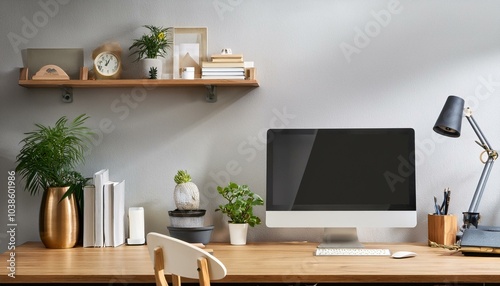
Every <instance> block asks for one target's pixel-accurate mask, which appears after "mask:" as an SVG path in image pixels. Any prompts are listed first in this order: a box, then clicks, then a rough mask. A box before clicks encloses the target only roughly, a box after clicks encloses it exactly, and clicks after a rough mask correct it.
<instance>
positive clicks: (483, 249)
mask: <svg viewBox="0 0 500 286" xmlns="http://www.w3.org/2000/svg"><path fill="white" fill-rule="evenodd" d="M460 250H461V251H462V253H463V254H465V255H499V256H500V227H494V226H479V227H478V228H468V229H465V230H464V233H463V235H462V239H461V241H460Z"/></svg>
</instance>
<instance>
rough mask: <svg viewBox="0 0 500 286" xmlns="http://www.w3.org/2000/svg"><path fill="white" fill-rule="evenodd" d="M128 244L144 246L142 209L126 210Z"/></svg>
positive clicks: (132, 208)
mask: <svg viewBox="0 0 500 286" xmlns="http://www.w3.org/2000/svg"><path fill="white" fill-rule="evenodd" d="M128 221H129V223H128V229H129V239H127V243H128V244H144V242H145V238H144V208H143V207H131V208H129V209H128Z"/></svg>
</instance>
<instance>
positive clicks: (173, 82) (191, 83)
mask: <svg viewBox="0 0 500 286" xmlns="http://www.w3.org/2000/svg"><path fill="white" fill-rule="evenodd" d="M83 74H84V75H83ZM81 78H87V75H86V69H82V76H81ZM19 85H20V86H22V87H26V88H61V89H62V90H63V101H65V102H71V101H72V96H73V94H72V89H73V88H130V87H141V86H142V87H146V88H148V89H149V88H165V87H206V88H207V96H206V99H207V101H208V102H215V101H217V90H216V87H218V86H224V87H231V86H232V87H258V86H259V83H258V81H257V80H243V79H238V80H234V79H213V80H212V79H210V80H208V79H156V80H152V79H112V80H110V79H108V80H87V79H77V80H30V79H28V69H27V68H21V72H20V76H19ZM68 97H71V99H69V98H68Z"/></svg>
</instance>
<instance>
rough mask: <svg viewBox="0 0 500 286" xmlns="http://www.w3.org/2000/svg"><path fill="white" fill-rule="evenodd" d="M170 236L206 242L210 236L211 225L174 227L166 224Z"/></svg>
mask: <svg viewBox="0 0 500 286" xmlns="http://www.w3.org/2000/svg"><path fill="white" fill-rule="evenodd" d="M167 229H168V231H169V233H170V236H171V237H174V238H177V239H180V240H184V241H185V242H189V243H203V244H208V243H209V242H210V238H211V237H212V230H213V229H214V226H213V225H210V226H202V227H174V226H167Z"/></svg>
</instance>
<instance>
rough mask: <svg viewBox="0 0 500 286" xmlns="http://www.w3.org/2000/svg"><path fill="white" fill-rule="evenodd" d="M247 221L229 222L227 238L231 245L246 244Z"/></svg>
mask: <svg viewBox="0 0 500 286" xmlns="http://www.w3.org/2000/svg"><path fill="white" fill-rule="evenodd" d="M247 232H248V223H229V239H230V242H231V244H232V245H245V244H247Z"/></svg>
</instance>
